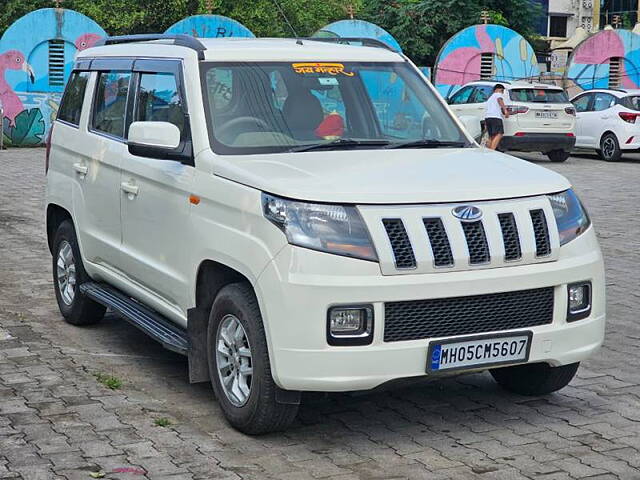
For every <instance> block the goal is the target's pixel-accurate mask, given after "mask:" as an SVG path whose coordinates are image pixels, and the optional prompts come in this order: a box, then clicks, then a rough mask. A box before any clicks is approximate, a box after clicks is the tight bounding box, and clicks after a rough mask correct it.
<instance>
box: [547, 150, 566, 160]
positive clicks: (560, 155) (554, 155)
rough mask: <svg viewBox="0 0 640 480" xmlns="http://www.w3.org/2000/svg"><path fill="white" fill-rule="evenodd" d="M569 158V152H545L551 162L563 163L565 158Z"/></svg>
mask: <svg viewBox="0 0 640 480" xmlns="http://www.w3.org/2000/svg"><path fill="white" fill-rule="evenodd" d="M569 156H571V152H565V151H564V150H551V151H550V152H547V157H549V160H551V161H552V162H558V163H559V162H564V161H565V160H566V159H567V158H569Z"/></svg>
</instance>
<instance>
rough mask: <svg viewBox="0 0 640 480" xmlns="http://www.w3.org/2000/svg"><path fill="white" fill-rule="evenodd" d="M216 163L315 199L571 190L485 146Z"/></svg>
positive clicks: (448, 198)
mask: <svg viewBox="0 0 640 480" xmlns="http://www.w3.org/2000/svg"><path fill="white" fill-rule="evenodd" d="M213 165H214V167H213V170H214V172H213V173H214V174H215V175H218V176H220V177H224V178H226V179H229V180H233V181H235V182H239V183H242V184H244V185H248V186H251V187H254V188H257V189H260V190H262V191H264V192H269V193H272V194H275V195H280V196H283V197H288V198H293V199H297V200H308V201H317V202H334V203H352V204H357V203H362V204H364V203H370V204H399V203H447V202H468V201H479V200H494V199H501V198H515V197H526V196H533V195H540V194H545V193H552V192H558V191H562V190H565V189H567V188H569V187H570V184H569V182H568V181H567V179H566V178H564V177H563V176H562V175H559V174H557V173H555V172H552V171H550V170H547V169H546V168H543V167H540V166H538V165H535V164H533V163H530V162H527V161H525V160H520V159H518V158H515V157H512V156H510V155H505V154H503V153H499V152H495V151H492V150H488V149H485V148H464V149H458V148H456V149H450V148H441V149H419V148H416V149H404V150H346V151H345V150H340V151H320V152H303V153H290V154H286V153H280V154H269V155H251V156H244V157H243V156H216V157H215V160H214V161H213Z"/></svg>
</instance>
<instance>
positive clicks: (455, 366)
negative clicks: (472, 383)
mask: <svg viewBox="0 0 640 480" xmlns="http://www.w3.org/2000/svg"><path fill="white" fill-rule="evenodd" d="M531 337H532V333H531V332H518V333H510V334H502V335H495V334H494V335H484V336H475V337H471V338H467V339H466V340H460V339H446V340H437V341H435V342H433V343H431V344H430V345H429V350H428V357H427V358H428V364H427V371H428V372H431V373H434V372H442V371H449V370H460V369H471V368H476V367H484V366H489V365H500V364H504V363H521V362H526V361H527V360H528V359H529V348H530V346H531Z"/></svg>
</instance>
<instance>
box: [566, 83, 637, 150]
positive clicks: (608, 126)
mask: <svg viewBox="0 0 640 480" xmlns="http://www.w3.org/2000/svg"><path fill="white" fill-rule="evenodd" d="M571 103H573V105H574V106H575V108H576V115H577V125H576V147H577V148H581V149H589V150H595V151H596V153H597V154H598V155H600V157H601V158H602V159H603V160H606V161H608V162H615V161H618V160H620V158H621V157H622V154H623V153H624V152H637V151H639V150H640V120H638V118H639V117H640V90H618V89H598V90H589V91H586V92H583V93H581V94H579V95H577V96H575V97H574V98H573V99H572V100H571Z"/></svg>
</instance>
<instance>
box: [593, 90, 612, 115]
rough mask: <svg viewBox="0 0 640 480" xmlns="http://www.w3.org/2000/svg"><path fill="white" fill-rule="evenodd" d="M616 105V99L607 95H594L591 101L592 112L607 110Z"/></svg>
mask: <svg viewBox="0 0 640 480" xmlns="http://www.w3.org/2000/svg"><path fill="white" fill-rule="evenodd" d="M615 104H616V97H614V96H613V95H611V94H609V93H596V96H595V98H594V99H593V108H592V110H593V111H594V112H599V111H601V110H606V109H607V108H611V107H613V106H614V105H615Z"/></svg>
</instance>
